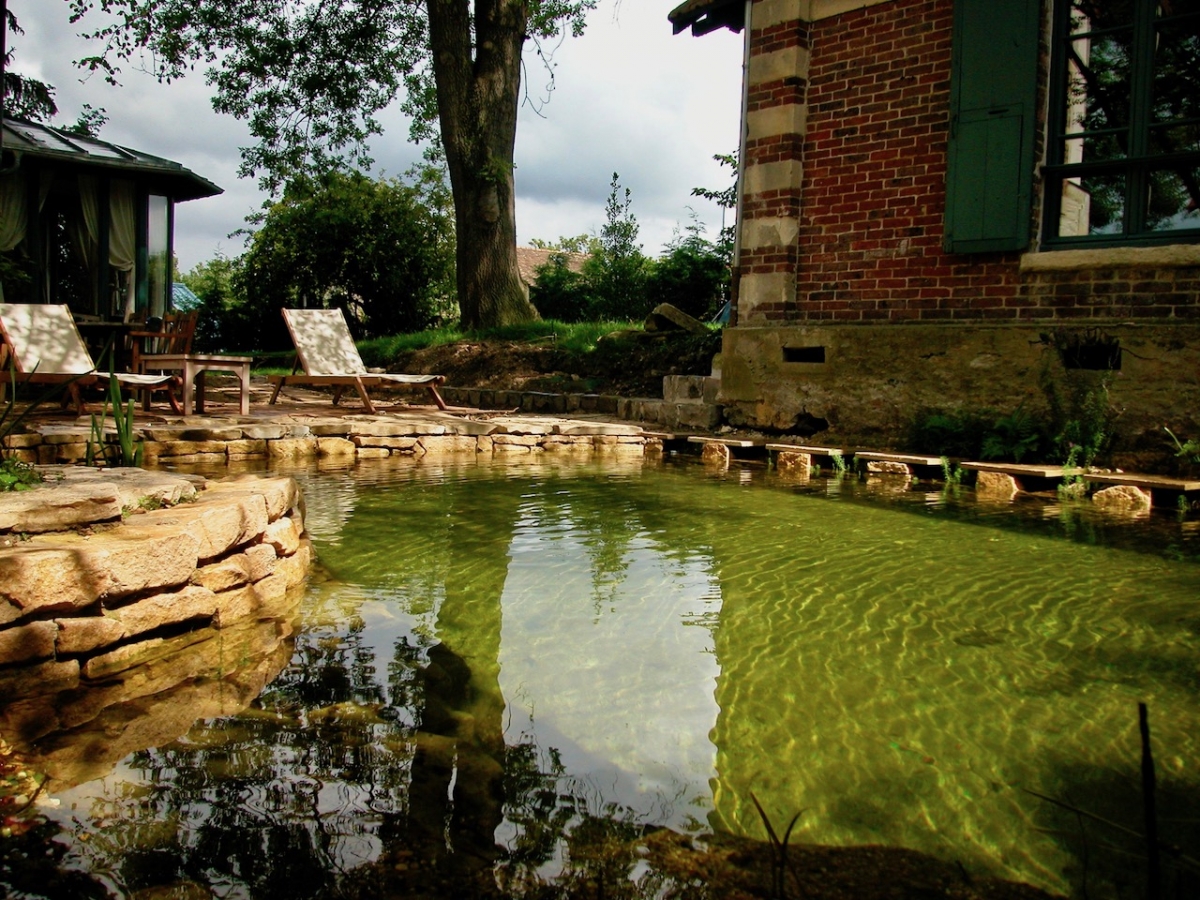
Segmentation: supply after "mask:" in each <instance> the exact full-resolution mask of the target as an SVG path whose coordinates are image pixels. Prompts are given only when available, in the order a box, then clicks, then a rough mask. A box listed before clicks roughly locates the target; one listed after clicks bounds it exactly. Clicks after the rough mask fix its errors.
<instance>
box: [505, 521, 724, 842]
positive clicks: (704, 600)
mask: <svg viewBox="0 0 1200 900" xmlns="http://www.w3.org/2000/svg"><path fill="white" fill-rule="evenodd" d="M587 562H588V554H587V548H586V547H585V546H584V545H583V544H582V543H581V540H580V535H578V534H577V533H575V532H573V531H572V529H571V528H570V527H569V525H559V526H558V527H550V528H546V527H538V526H536V525H533V524H532V523H530V522H528V521H526V522H525V523H523V525H522V526H520V527H518V530H517V534H516V535H515V537H514V540H513V543H512V564H511V566H510V568H509V571H508V578H507V581H506V583H505V588H504V597H503V608H504V620H503V629H502V639H501V647H500V665H501V674H500V685H501V688H502V690H503V692H504V696H505V699H506V701H507V703H508V710H507V716H508V722H507V723H506V729H505V731H506V740H507V742H508V743H509V744H515V743H520V742H521V741H523V740H529V739H530V738H532V740H533V741H534V742H535V743H536V744H537V745H538V746H539V747H541V748H548V747H553V748H554V749H556V750H557V751H558V752H559V753H560V755H561V760H562V762H563V764H564V766H565V767H566V769H567V771H568V773H569V774H570V775H571V776H572V777H573V778H575V779H580V780H582V782H583V783H584V784H585V785H591V786H594V787H595V791H594V793H593V792H590V791H587V790H586V789H585V790H584V792H583V793H584V795H585V796H588V795H593V796H595V797H597V798H600V797H603V801H602V802H606V803H616V804H619V805H620V806H621V807H623V808H625V809H627V810H630V811H633V812H634V813H635V814H636V815H637V816H638V817H639V818H640V819H642V820H645V821H651V822H655V823H657V824H661V825H667V826H671V827H674V828H677V829H684V830H686V829H689V828H696V827H699V826H700V823H703V822H704V820H705V817H706V815H707V812H708V810H709V809H710V808H711V800H710V794H711V790H710V787H709V781H710V779H711V778H712V777H713V776H714V774H715V770H714V759H715V754H716V749H715V748H714V747H713V745H712V743H711V741H710V740H709V737H708V734H709V732H710V731H711V730H712V728H713V726H714V725H715V724H716V720H717V714H718V712H719V710H718V709H717V705H716V700H715V699H714V696H713V691H714V688H715V686H716V679H717V675H718V667H717V663H716V659H715V657H714V656H713V642H712V634H711V633H710V631H709V629H708V628H706V627H702V626H700V625H698V623H697V619H701V618H702V617H703V616H704V614H705V613H711V614H712V615H713V616H714V617H715V615H716V613H717V611H718V610H719V607H720V594H719V588H718V586H717V585H716V583H715V580H714V579H713V577H712V575H711V574H710V572H709V571H708V566H707V561H706V560H704V559H701V558H699V557H688V558H685V559H679V558H672V559H667V558H666V557H665V556H664V555H663V554H662V553H661V552H660V551H659V550H658V549H657V548H656V547H655V545H654V543H653V542H652V541H650V540H647V539H646V538H644V537H638V538H635V539H634V540H632V541H631V542H630V543H629V544H628V546H626V547H625V548H624V552H623V553H622V554H621V555H620V557H619V559H616V560H614V562H615V563H616V564H617V567H618V568H619V569H620V571H619V574H614V573H607V574H605V573H599V572H597V571H596V570H595V569H594V568H592V567H591V566H589V565H587ZM547 572H552V573H553V577H547ZM590 811H591V812H595V813H598V812H600V811H601V810H600V809H595V810H590Z"/></svg>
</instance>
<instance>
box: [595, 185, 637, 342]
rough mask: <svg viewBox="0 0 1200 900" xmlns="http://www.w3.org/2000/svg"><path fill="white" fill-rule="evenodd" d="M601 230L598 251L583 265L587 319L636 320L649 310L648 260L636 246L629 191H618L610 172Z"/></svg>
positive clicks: (627, 189) (631, 201) (633, 216)
mask: <svg viewBox="0 0 1200 900" xmlns="http://www.w3.org/2000/svg"><path fill="white" fill-rule="evenodd" d="M609 188H610V190H609V195H608V202H607V203H606V204H605V207H604V210H605V222H604V226H603V227H602V228H601V229H600V249H599V251H597V252H596V253H594V254H592V256H591V257H590V258H589V259H588V260H587V262H585V263H584V265H583V272H584V277H585V278H586V279H587V281H588V284H589V285H590V286H591V288H592V292H593V294H592V302H591V309H590V311H589V315H588V318H604V319H631V320H632V319H639V318H642V317H643V316H645V315H646V313H648V312H649V311H650V309H651V307H650V306H649V305H648V301H647V298H646V289H645V288H646V275H647V268H648V264H647V259H646V257H645V256H644V255H643V254H642V248H641V245H640V244H639V243H638V242H637V238H638V231H639V226H638V223H637V217H636V216H635V215H634V214H633V212H632V210H631V206H632V205H633V197H632V193H631V191H630V190H629V188H625V190H624V193H623V194H622V191H621V183H620V176H619V175H618V174H617V173H616V172H613V177H612V183H611V184H610V186H609Z"/></svg>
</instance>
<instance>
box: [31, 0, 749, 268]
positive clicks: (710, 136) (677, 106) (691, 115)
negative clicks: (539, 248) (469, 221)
mask: <svg viewBox="0 0 1200 900" xmlns="http://www.w3.org/2000/svg"><path fill="white" fill-rule="evenodd" d="M678 2H680V0H624V2H621V3H620V5H619V7H618V5H617V3H616V2H615V0H601V5H600V8H599V9H597V10H596V11H595V12H594V13H593V14H592V16H591V18H590V19H589V23H588V28H587V31H586V33H585V34H584V35H583V37H581V38H578V39H567V40H566V41H564V43H563V45H562V46H561V47H560V48H558V50H557V52H556V53H555V58H554V62H555V86H554V92H553V95H552V96H551V98H550V102H549V103H548V104H546V105H544V106H543V107H542V108H541V115H538V114H537V113H536V112H535V111H534V110H533V109H532V108H529V107H526V108H523V109H522V111H521V117H520V122H519V126H518V129H517V153H516V163H517V171H516V179H517V231H518V241H519V242H520V243H528V242H529V241H530V240H531V239H534V238H540V239H543V240H554V239H555V238H558V237H560V236H563V235H576V234H583V233H595V232H597V231H598V230H599V228H600V226H601V225H602V224H603V222H604V203H605V200H606V199H607V197H608V191H609V182H610V180H611V178H612V174H613V172H617V173H619V174H620V178H621V184H622V186H623V187H628V188H629V189H630V190H631V191H632V192H633V207H632V209H633V212H634V215H636V216H637V218H638V222H639V224H640V225H641V234H640V242H641V243H642V245H643V249H644V251H645V252H646V253H647V254H650V255H657V254H658V253H659V252H660V251H661V249H662V245H663V244H664V243H666V242H667V241H668V240H669V239H670V238H671V236H672V233H673V232H674V231H675V229H676V228H678V227H680V226H682V225H686V224H687V222H688V221H689V218H690V213H689V208H691V209H694V210H695V212H696V213H697V215H698V217H699V218H700V220H701V221H702V222H704V223H705V224H706V226H707V227H708V234H709V237H715V236H716V231H717V229H718V228H719V227H720V224H721V213H720V211H719V210H718V209H717V208H716V207H715V205H714V204H712V203H709V202H708V201H706V200H703V199H700V198H694V197H692V196H691V190H692V188H693V187H698V186H703V187H712V188H720V187H725V186H727V184H728V183H729V181H730V173H729V170H728V169H721V168H720V167H719V166H718V165H717V164H716V163H715V162H714V161H713V159H712V157H713V155H714V154H716V153H729V152H732V151H733V150H734V148H735V147H736V146H737V128H738V115H739V109H740V102H739V95H740V90H741V53H742V50H741V36H740V35H735V34H732V33H731V32H729V31H724V30H722V31H719V32H716V33H713V34H709V35H706V36H705V37H703V38H693V37H692V36H691V35H690V33H686V32H685V33H684V34H680V35H678V36H675V35H672V34H671V26H670V23H669V22H668V21H667V13H668V12H669V11H670V10H671V9H672V8H673V7H674V6H675V5H677V3H678ZM8 6H9V9H10V10H11V11H12V12H13V13H14V14H15V15H16V17H17V20H18V21H19V23H20V25H21V27H22V28H23V29H24V31H25V34H24V36H16V37H11V38H10V41H11V42H12V43H11V45H12V47H13V48H14V49H15V51H16V56H15V61H14V65H13V68H14V70H15V71H18V72H20V73H22V74H24V75H28V76H32V77H34V78H39V79H41V80H43V81H46V82H49V83H50V84H53V85H54V86H55V87H56V88H57V95H56V99H57V102H58V106H59V119H58V120H57V121H58V123H59V124H66V123H70V122H74V121H75V118H76V117H77V115H78V113H79V111H80V109H81V107H82V105H83V104H84V103H90V104H91V105H92V106H94V107H103V108H104V109H105V110H107V113H108V116H109V122H108V124H107V125H106V126H105V127H104V128H103V130H102V131H101V133H100V136H101V137H102V138H104V139H105V140H109V141H112V142H114V143H117V144H121V145H124V146H128V147H133V148H136V149H138V150H142V151H144V152H147V153H152V154H155V155H157V156H163V157H166V158H168V159H172V160H175V161H176V162H179V163H182V164H183V165H184V166H186V167H187V168H189V169H191V170H192V171H193V172H195V173H197V174H198V175H202V176H204V177H205V178H207V179H209V180H210V181H213V182H215V183H216V184H218V185H220V186H221V187H222V188H224V190H225V193H224V194H222V195H221V196H220V197H213V198H210V199H206V200H194V201H191V202H188V203H181V204H180V205H179V206H178V207H177V210H176V225H175V249H176V254H177V256H178V257H179V262H180V266H181V267H182V268H183V269H184V270H185V271H186V270H188V269H190V268H191V267H192V266H194V265H195V264H196V263H199V262H203V261H205V260H208V259H211V258H213V257H214V256H215V255H217V254H218V253H223V254H225V255H227V256H235V255H237V254H239V253H240V252H241V251H242V242H241V239H240V238H238V237H232V238H231V237H229V234H230V233H231V232H233V231H235V230H236V229H238V228H240V227H242V226H243V224H244V222H243V220H244V218H245V216H246V215H247V214H248V213H250V212H252V211H253V210H255V209H257V208H258V207H259V206H260V205H261V203H262V200H263V196H262V195H261V194H260V193H259V191H258V190H257V187H256V185H255V183H254V180H253V179H239V178H238V177H237V175H236V169H237V164H238V148H239V147H240V146H243V145H244V144H246V143H247V142H248V140H249V137H248V134H247V131H246V128H245V127H244V126H243V125H242V123H241V122H238V121H237V120H235V119H233V118H230V117H228V116H218V115H217V114H216V113H214V112H213V111H212V106H211V103H210V101H209V92H208V88H207V86H206V85H205V82H204V77H203V75H202V73H200V72H197V73H196V74H195V75H192V76H189V77H188V78H185V79H183V80H182V81H178V82H175V83H174V84H170V85H160V84H158V83H157V82H156V81H155V80H154V79H153V78H151V77H150V76H148V75H145V74H142V73H139V72H136V71H133V70H132V69H131V68H126V71H125V72H124V74H123V76H122V85H121V86H120V87H117V88H114V87H110V86H109V85H107V84H105V83H104V82H103V80H102V79H101V78H98V77H93V78H91V79H90V80H88V81H86V82H81V80H80V79H81V74H82V73H81V72H80V71H79V70H78V69H76V68H75V67H74V66H73V65H72V62H73V61H74V60H75V59H77V58H79V57H80V56H83V55H85V54H86V53H88V52H92V53H94V52H95V49H94V48H92V49H91V50H90V51H89V48H88V45H87V43H86V42H85V41H83V40H81V39H79V38H78V37H77V36H76V32H77V31H78V30H79V29H78V28H77V27H75V26H72V25H71V24H70V23H69V22H68V21H67V19H68V5H67V2H66V0H8ZM526 69H527V73H528V83H527V87H528V88H529V93H530V94H531V95H532V96H533V97H544V95H545V91H544V87H545V84H546V82H547V75H546V72H545V70H544V68H543V67H542V65H541V62H540V61H539V60H537V58H536V57H533V56H532V54H531V53H527V66H526ZM380 121H381V122H382V123H383V125H384V134H383V135H381V136H379V137H377V138H375V139H374V140H373V142H372V144H371V148H372V156H373V157H374V159H375V161H376V163H375V165H376V172H377V173H383V174H386V175H400V174H402V173H403V172H404V171H405V170H406V169H407V168H408V167H409V166H410V165H411V164H412V163H413V162H414V161H415V160H416V159H417V158H418V156H419V152H418V151H417V150H416V149H415V148H414V147H413V146H412V145H411V144H409V143H407V134H408V127H407V124H406V122H405V121H404V120H403V119H402V118H401V116H400V115H399V114H398V113H395V114H391V113H386V112H385V113H384V114H383V116H382V117H381V119H380Z"/></svg>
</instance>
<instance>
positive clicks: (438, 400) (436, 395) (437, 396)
mask: <svg viewBox="0 0 1200 900" xmlns="http://www.w3.org/2000/svg"><path fill="white" fill-rule="evenodd" d="M425 387H427V388H429V393H430V394H432V395H433V402H434V403H436V404H437V408H438V409H445V408H446V401H445V400H443V399H442V395H441V394H439V393H438V389H437V388H435V387H434V386H433V385H432V384H427V385H425Z"/></svg>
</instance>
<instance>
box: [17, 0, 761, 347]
mask: <svg viewBox="0 0 1200 900" xmlns="http://www.w3.org/2000/svg"><path fill="white" fill-rule="evenodd" d="M0 2H3V0H0ZM753 8H754V0H746V12H745V15H744V22H745V24H744V25H743V26H742V115H741V122H740V128H741V133H740V134H739V135H738V168H737V204H736V207H735V210H734V219H733V266H732V272H731V273H730V279H729V284H730V287H729V325H730V327H734V326H736V325H737V323H738V297H739V296H740V294H741V287H742V206H743V202H744V199H745V195H746V133H747V131H748V127H747V124H746V117H747V113H748V111H749V109H750V30H751V23H750V13H751V10H752V9H753Z"/></svg>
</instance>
